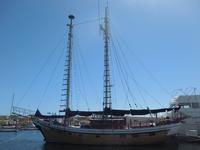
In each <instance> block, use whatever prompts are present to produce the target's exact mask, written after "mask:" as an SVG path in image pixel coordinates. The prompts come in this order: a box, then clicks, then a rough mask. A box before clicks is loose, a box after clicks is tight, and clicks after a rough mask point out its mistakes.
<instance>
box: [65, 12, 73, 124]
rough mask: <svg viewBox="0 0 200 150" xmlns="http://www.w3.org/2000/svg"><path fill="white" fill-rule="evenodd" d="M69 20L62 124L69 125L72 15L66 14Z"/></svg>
mask: <svg viewBox="0 0 200 150" xmlns="http://www.w3.org/2000/svg"><path fill="white" fill-rule="evenodd" d="M68 18H69V20H70V22H69V24H67V26H68V28H69V32H68V41H67V44H68V45H67V55H66V69H65V71H66V74H65V75H66V78H65V80H66V99H65V100H66V108H65V120H64V125H65V126H69V121H68V118H69V112H70V97H71V74H72V38H73V32H72V31H73V19H74V18H75V17H74V16H73V15H69V16H68Z"/></svg>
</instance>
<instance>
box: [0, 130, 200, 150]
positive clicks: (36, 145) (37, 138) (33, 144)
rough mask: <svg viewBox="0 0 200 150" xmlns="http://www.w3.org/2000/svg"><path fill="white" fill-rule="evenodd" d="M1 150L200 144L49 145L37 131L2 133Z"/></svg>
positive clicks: (187, 146) (192, 147) (181, 148)
mask: <svg viewBox="0 0 200 150" xmlns="http://www.w3.org/2000/svg"><path fill="white" fill-rule="evenodd" d="M0 150H200V144H192V143H173V144H163V145H151V146H76V145H64V144H48V143H45V142H44V141H43V137H42V135H41V133H40V132H39V131H37V130H35V131H19V132H0Z"/></svg>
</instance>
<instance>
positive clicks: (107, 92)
mask: <svg viewBox="0 0 200 150" xmlns="http://www.w3.org/2000/svg"><path fill="white" fill-rule="evenodd" d="M101 29H102V31H103V34H104V98H103V109H104V111H105V110H109V109H111V104H112V103H111V84H110V64H109V18H108V6H107V7H106V8H105V17H104V26H102V27H101Z"/></svg>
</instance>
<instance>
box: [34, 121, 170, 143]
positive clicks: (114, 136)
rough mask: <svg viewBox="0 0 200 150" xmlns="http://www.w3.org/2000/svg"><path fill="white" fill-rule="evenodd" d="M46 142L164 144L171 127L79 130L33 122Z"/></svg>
mask: <svg viewBox="0 0 200 150" xmlns="http://www.w3.org/2000/svg"><path fill="white" fill-rule="evenodd" d="M35 124H36V127H37V128H38V129H39V130H40V131H41V133H42V134H43V136H44V138H45V141H46V142H51V143H66V144H76V145H77V144H78V145H147V144H155V143H164V142H166V141H168V140H169V138H170V136H169V135H168V132H169V130H170V128H171V126H169V125H168V126H167V125H166V126H165V127H150V128H143V129H121V130H118V129H117V130H116V129H115V130H102V129H80V128H63V127H58V126H50V125H48V123H45V122H42V121H39V122H35Z"/></svg>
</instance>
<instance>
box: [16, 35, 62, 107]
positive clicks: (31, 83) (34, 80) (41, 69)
mask: <svg viewBox="0 0 200 150" xmlns="http://www.w3.org/2000/svg"><path fill="white" fill-rule="evenodd" d="M63 40H64V38H63V37H62V38H61V39H60V40H59V41H58V44H57V45H56V46H55V47H54V48H53V49H52V50H51V52H50V54H49V56H48V57H47V58H46V60H45V61H44V64H43V65H42V66H41V68H40V69H39V71H38V72H37V73H36V75H35V76H34V78H33V79H32V80H31V82H30V84H29V85H28V87H27V88H26V90H25V93H24V94H23V95H22V97H21V98H20V99H19V101H18V102H17V103H16V104H17V106H18V105H20V103H21V102H22V101H23V100H24V98H25V97H26V95H27V94H28V93H29V92H30V90H31V88H32V86H33V85H34V83H35V82H36V80H37V79H38V77H39V76H40V74H41V73H42V71H43V70H44V68H45V67H46V66H47V64H48V63H49V61H50V59H51V57H52V56H53V54H54V53H55V52H56V50H57V49H58V47H59V45H60V44H61V42H62V41H63Z"/></svg>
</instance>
